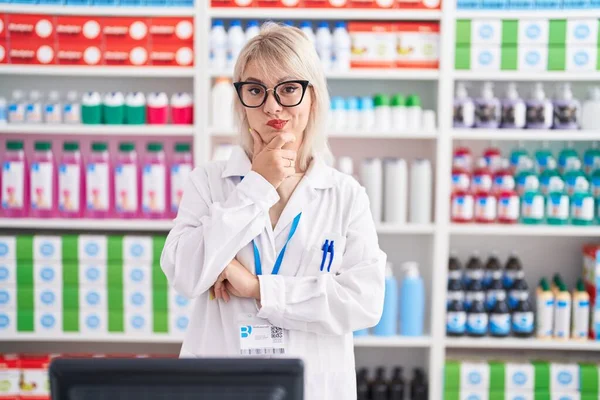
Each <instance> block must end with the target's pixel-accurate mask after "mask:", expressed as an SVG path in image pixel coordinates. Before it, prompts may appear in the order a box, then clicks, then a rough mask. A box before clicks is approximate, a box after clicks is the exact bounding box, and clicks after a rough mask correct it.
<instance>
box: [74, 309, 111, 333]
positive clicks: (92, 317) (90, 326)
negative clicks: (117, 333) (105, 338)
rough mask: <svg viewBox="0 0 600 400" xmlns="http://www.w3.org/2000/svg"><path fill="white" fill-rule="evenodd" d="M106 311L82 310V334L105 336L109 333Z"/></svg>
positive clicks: (80, 321)
mask: <svg viewBox="0 0 600 400" xmlns="http://www.w3.org/2000/svg"><path fill="white" fill-rule="evenodd" d="M107 319H108V316H107V313H106V310H104V311H97V310H81V312H80V313H79V331H80V332H81V333H82V334H88V335H94V334H98V335H100V334H105V333H106V332H107V331H108V321H107Z"/></svg>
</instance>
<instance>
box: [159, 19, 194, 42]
mask: <svg viewBox="0 0 600 400" xmlns="http://www.w3.org/2000/svg"><path fill="white" fill-rule="evenodd" d="M148 23H149V34H150V40H151V42H152V44H153V45H154V44H156V43H165V44H175V43H177V42H181V43H188V44H189V45H190V47H191V46H192V45H193V43H194V21H193V19H192V18H152V19H150V20H149V22H148Z"/></svg>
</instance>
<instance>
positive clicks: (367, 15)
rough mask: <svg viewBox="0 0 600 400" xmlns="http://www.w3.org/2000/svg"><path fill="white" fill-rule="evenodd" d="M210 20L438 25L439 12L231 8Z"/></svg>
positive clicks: (213, 12)
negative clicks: (422, 22) (249, 19)
mask: <svg viewBox="0 0 600 400" xmlns="http://www.w3.org/2000/svg"><path fill="white" fill-rule="evenodd" d="M209 15H210V17H211V18H255V19H265V18H267V17H268V18H269V19H274V20H277V19H308V20H322V19H326V20H337V19H340V20H370V21H377V20H385V21H390V20H392V21H396V20H398V21H435V20H439V19H440V17H441V15H442V13H441V11H440V10H398V9H395V10H389V9H383V10H369V9H352V8H345V9H342V8H338V9H335V8H328V9H316V8H315V9H310V8H263V7H250V8H241V7H231V8H225V7H223V8H212V9H211V10H210V11H209Z"/></svg>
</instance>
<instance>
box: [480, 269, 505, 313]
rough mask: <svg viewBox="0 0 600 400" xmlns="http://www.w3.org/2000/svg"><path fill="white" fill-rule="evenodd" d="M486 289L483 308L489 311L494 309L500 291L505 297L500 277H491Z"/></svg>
mask: <svg viewBox="0 0 600 400" xmlns="http://www.w3.org/2000/svg"><path fill="white" fill-rule="evenodd" d="M486 289H487V290H486V292H485V308H486V310H488V311H491V310H493V309H494V306H495V305H496V302H497V301H498V296H499V295H500V293H502V295H504V299H506V291H505V290H504V286H503V285H502V277H499V278H495V279H492V281H491V283H490V284H489V286H487V288H486Z"/></svg>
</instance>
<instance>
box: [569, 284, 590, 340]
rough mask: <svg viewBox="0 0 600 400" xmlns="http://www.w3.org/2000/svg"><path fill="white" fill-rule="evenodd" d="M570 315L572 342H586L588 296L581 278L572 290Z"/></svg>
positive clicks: (588, 314)
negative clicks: (571, 315)
mask: <svg viewBox="0 0 600 400" xmlns="http://www.w3.org/2000/svg"><path fill="white" fill-rule="evenodd" d="M572 314H573V318H572V320H573V324H572V326H571V337H572V338H573V339H574V340H587V338H588V332H589V326H590V296H589V295H588V293H587V292H586V290H585V286H584V284H583V280H582V279H581V278H579V279H578V280H577V286H575V289H574V290H573V313H572Z"/></svg>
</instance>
